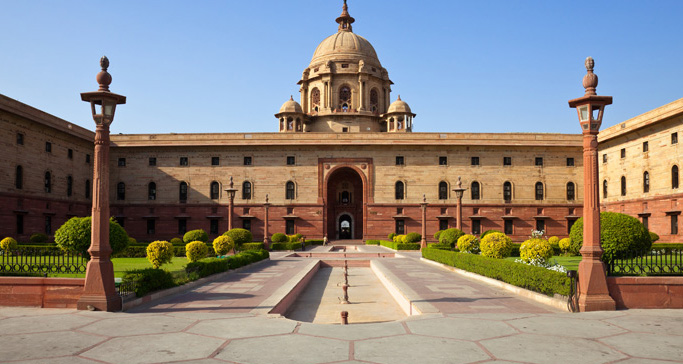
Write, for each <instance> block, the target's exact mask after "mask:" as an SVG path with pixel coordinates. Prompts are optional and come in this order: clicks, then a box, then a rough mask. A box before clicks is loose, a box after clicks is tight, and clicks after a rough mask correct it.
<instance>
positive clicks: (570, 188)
mask: <svg viewBox="0 0 683 364" xmlns="http://www.w3.org/2000/svg"><path fill="white" fill-rule="evenodd" d="M575 199H576V186H575V185H574V182H569V183H567V201H574V200H575Z"/></svg>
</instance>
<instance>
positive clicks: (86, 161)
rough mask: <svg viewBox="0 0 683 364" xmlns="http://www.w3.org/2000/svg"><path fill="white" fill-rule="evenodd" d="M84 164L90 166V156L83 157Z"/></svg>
mask: <svg viewBox="0 0 683 364" xmlns="http://www.w3.org/2000/svg"><path fill="white" fill-rule="evenodd" d="M85 163H88V164H90V154H86V155H85Z"/></svg>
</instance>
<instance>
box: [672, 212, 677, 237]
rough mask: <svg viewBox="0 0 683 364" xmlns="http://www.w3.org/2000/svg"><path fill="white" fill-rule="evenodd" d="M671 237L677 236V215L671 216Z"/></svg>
mask: <svg viewBox="0 0 683 364" xmlns="http://www.w3.org/2000/svg"><path fill="white" fill-rule="evenodd" d="M671 235H678V215H671Z"/></svg>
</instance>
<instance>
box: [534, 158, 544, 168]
mask: <svg viewBox="0 0 683 364" xmlns="http://www.w3.org/2000/svg"><path fill="white" fill-rule="evenodd" d="M534 164H535V165H537V166H543V157H536V162H535V163H534Z"/></svg>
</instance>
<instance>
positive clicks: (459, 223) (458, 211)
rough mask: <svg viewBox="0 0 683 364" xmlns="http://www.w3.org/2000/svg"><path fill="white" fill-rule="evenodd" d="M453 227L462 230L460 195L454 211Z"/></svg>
mask: <svg viewBox="0 0 683 364" xmlns="http://www.w3.org/2000/svg"><path fill="white" fill-rule="evenodd" d="M455 219H456V221H455V227H456V228H457V229H459V230H462V195H461V196H459V197H458V202H457V205H456V209H455Z"/></svg>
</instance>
